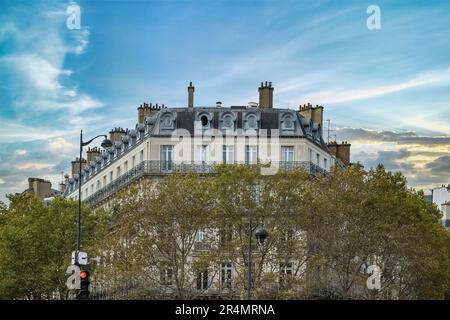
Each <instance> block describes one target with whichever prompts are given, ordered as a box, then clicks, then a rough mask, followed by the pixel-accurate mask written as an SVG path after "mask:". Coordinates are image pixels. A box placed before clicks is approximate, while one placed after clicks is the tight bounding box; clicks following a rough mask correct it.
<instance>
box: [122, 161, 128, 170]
mask: <svg viewBox="0 0 450 320" xmlns="http://www.w3.org/2000/svg"><path fill="white" fill-rule="evenodd" d="M127 171H128V161H125V163H124V164H123V172H127Z"/></svg>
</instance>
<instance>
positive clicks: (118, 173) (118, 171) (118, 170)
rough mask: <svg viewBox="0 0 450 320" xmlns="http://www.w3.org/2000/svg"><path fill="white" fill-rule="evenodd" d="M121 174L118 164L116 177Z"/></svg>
mask: <svg viewBox="0 0 450 320" xmlns="http://www.w3.org/2000/svg"><path fill="white" fill-rule="evenodd" d="M121 174H122V170H121V169H120V166H118V167H117V175H116V176H117V178H119V177H120V175H121Z"/></svg>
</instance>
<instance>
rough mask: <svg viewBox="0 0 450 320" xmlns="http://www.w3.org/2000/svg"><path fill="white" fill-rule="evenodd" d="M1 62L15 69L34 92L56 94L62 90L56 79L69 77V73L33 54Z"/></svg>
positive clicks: (17, 56) (5, 59)
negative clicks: (42, 91) (40, 91)
mask: <svg viewBox="0 0 450 320" xmlns="http://www.w3.org/2000/svg"><path fill="white" fill-rule="evenodd" d="M2 60H3V62H5V63H7V64H9V65H10V67H12V68H13V69H15V71H16V72H17V73H18V74H19V75H20V76H21V77H22V79H23V80H25V81H26V82H27V85H28V86H31V87H33V88H34V89H35V90H44V91H48V92H56V91H58V90H60V89H62V88H63V86H62V85H61V84H60V83H59V81H58V78H59V77H60V76H62V75H64V76H70V75H71V71H69V70H64V69H60V68H58V67H56V66H54V65H53V64H52V63H51V62H49V61H48V60H46V59H44V58H43V57H41V56H39V55H37V54H33V53H27V54H21V55H10V56H7V57H4V58H3V59H2Z"/></svg>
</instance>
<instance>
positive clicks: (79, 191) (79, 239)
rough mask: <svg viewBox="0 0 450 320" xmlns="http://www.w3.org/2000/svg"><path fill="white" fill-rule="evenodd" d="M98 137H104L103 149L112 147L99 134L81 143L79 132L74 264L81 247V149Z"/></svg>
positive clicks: (81, 137) (81, 138)
mask: <svg viewBox="0 0 450 320" xmlns="http://www.w3.org/2000/svg"><path fill="white" fill-rule="evenodd" d="M99 137H104V140H103V141H102V143H101V146H102V147H103V148H109V147H111V146H112V142H111V140H109V139H108V137H107V136H106V135H105V134H99V135H98V136H96V137H94V138H92V139H91V140H89V141H86V142H83V130H81V132H80V158H79V168H78V208H77V209H78V215H77V253H76V260H75V261H76V263H78V252H79V251H80V247H81V166H82V162H81V156H82V154H83V147H84V146H87V145H88V144H90V143H91V142H92V141H94V140H95V139H97V138H99Z"/></svg>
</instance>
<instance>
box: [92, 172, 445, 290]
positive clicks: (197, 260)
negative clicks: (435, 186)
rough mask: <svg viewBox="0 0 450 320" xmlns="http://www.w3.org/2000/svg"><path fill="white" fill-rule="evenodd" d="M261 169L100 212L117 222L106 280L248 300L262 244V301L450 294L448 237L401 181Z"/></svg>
mask: <svg viewBox="0 0 450 320" xmlns="http://www.w3.org/2000/svg"><path fill="white" fill-rule="evenodd" d="M260 169H261V166H259V165H256V166H252V167H248V166H243V165H219V166H217V167H216V168H215V174H214V175H200V174H194V173H191V174H174V175H171V176H169V177H166V178H161V179H152V180H143V181H141V182H139V183H137V184H135V185H133V186H130V187H129V188H126V189H124V190H122V191H121V193H120V194H118V195H116V196H115V198H114V200H112V201H110V202H109V204H108V205H107V206H104V207H103V208H102V209H101V210H100V211H103V212H104V214H100V216H105V217H107V224H105V227H104V228H103V230H104V232H98V233H97V234H102V236H101V237H99V238H98V241H97V242H96V243H95V248H94V247H93V248H92V249H91V250H94V249H95V250H96V252H98V254H99V256H100V257H101V260H100V261H101V263H100V264H99V265H98V266H97V269H96V272H95V273H96V280H97V281H96V282H97V283H98V284H99V285H100V284H101V285H102V286H106V287H108V290H109V292H113V293H114V290H116V291H117V292H116V293H114V294H112V295H111V296H110V297H114V298H177V299H191V298H198V297H201V296H202V295H204V294H210V295H212V294H219V295H220V296H221V297H225V298H230V299H235V298H239V297H241V298H243V297H245V296H246V289H247V283H248V274H247V270H248V265H249V261H248V252H249V240H250V239H249V237H251V241H252V243H251V246H252V249H251V252H252V253H251V256H252V280H253V286H252V287H253V288H252V289H253V290H252V296H253V297H254V298H272V299H289V298H300V299H316V298H322V299H323V298H326V299H339V298H340V299H351V298H360V299H436V298H439V299H441V298H444V297H445V294H446V293H447V294H448V292H449V285H448V284H449V275H450V274H449V271H448V270H449V264H450V240H449V239H450V237H449V233H448V231H447V230H445V229H444V228H443V227H442V225H441V224H440V223H439V212H438V210H437V208H436V207H435V206H434V205H432V204H430V203H427V202H426V201H425V199H424V195H423V193H421V192H415V191H412V190H409V189H408V188H407V186H406V179H405V178H404V177H403V176H402V175H401V174H400V173H391V172H386V171H385V169H384V168H383V167H381V166H380V167H378V168H376V169H375V170H371V171H369V172H366V171H364V170H362V168H361V167H358V166H352V167H349V168H347V169H346V170H338V169H335V170H334V171H333V172H332V173H331V175H327V176H311V175H310V174H308V173H306V172H305V171H303V170H294V171H289V172H286V171H280V172H278V173H277V174H275V175H262V174H261V173H260ZM100 211H98V212H100ZM250 221H251V224H250ZM260 226H264V227H265V228H266V229H267V231H268V232H269V237H268V239H267V240H266V241H265V243H264V245H261V244H259V243H257V241H256V239H255V237H254V232H255V229H256V228H258V227H260ZM250 227H251V228H250ZM250 229H251V234H250V233H249V232H250ZM98 230H102V228H100V227H99V228H98ZM371 265H377V266H379V267H380V268H381V271H382V278H381V290H371V289H369V288H368V287H367V285H366V281H367V279H368V277H369V274H368V273H367V270H368V267H369V266H371ZM230 268H231V269H232V273H231V271H230ZM205 274H206V276H205ZM230 274H232V277H233V278H232V279H230V278H229V275H230ZM213 278H214V279H215V282H213V281H212V279H213Z"/></svg>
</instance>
